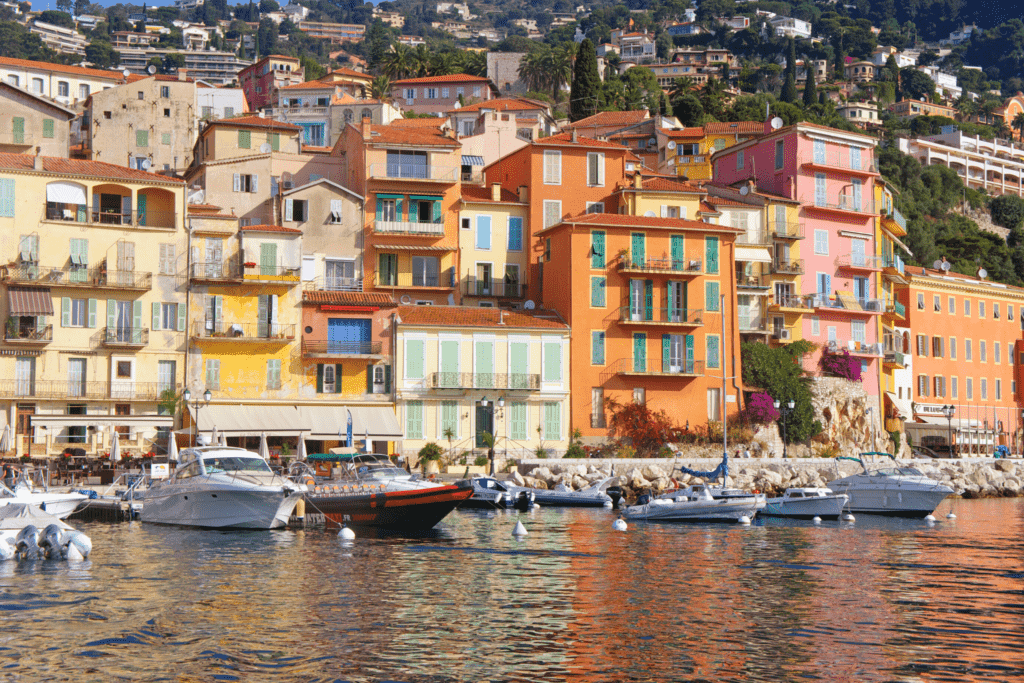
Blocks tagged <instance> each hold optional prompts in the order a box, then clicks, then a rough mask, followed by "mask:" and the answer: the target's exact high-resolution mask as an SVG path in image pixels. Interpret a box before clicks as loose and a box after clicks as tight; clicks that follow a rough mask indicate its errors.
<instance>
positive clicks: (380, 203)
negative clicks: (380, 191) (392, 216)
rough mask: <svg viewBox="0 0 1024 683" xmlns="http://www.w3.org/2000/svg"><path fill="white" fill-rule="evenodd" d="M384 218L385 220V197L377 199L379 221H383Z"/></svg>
mask: <svg viewBox="0 0 1024 683" xmlns="http://www.w3.org/2000/svg"><path fill="white" fill-rule="evenodd" d="M382 220H384V200H383V199H378V200H377V221H378V222H379V221H382Z"/></svg>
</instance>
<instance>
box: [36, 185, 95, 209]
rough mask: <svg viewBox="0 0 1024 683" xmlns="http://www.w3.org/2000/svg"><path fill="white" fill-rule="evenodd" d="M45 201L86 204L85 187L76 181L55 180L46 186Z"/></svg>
mask: <svg viewBox="0 0 1024 683" xmlns="http://www.w3.org/2000/svg"><path fill="white" fill-rule="evenodd" d="M46 201H48V202H56V203H58V204H88V203H89V202H88V201H87V200H86V198H85V188H84V187H82V186H81V185H79V184H78V183H65V182H56V183H49V184H47V186H46Z"/></svg>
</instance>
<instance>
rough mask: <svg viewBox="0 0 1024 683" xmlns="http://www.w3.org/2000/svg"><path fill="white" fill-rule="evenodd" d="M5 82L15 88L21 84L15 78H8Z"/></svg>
mask: <svg viewBox="0 0 1024 683" xmlns="http://www.w3.org/2000/svg"><path fill="white" fill-rule="evenodd" d="M7 82H8V83H10V84H11V85H13V86H15V87H17V86H18V85H19V84H20V83H21V79H19V78H18V77H17V76H8V77H7Z"/></svg>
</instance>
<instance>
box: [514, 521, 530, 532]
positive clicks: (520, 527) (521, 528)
mask: <svg viewBox="0 0 1024 683" xmlns="http://www.w3.org/2000/svg"><path fill="white" fill-rule="evenodd" d="M526 534H527V531H526V527H525V526H523V522H522V520H520V521H518V522H516V528H515V529H513V530H512V535H513V536H525V535H526Z"/></svg>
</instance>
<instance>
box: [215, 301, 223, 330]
mask: <svg viewBox="0 0 1024 683" xmlns="http://www.w3.org/2000/svg"><path fill="white" fill-rule="evenodd" d="M213 318H214V320H215V321H216V326H217V327H221V326H222V325H223V324H224V297H223V296H221V295H220V294H218V295H217V296H215V297H213Z"/></svg>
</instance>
